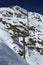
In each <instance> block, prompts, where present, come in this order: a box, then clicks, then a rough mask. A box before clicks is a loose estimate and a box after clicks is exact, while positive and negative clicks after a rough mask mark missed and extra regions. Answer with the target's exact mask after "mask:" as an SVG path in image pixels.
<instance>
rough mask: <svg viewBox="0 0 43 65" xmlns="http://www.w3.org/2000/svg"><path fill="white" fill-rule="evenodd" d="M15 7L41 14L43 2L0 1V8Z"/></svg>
mask: <svg viewBox="0 0 43 65" xmlns="http://www.w3.org/2000/svg"><path fill="white" fill-rule="evenodd" d="M15 5H19V6H21V7H23V8H25V9H27V10H30V11H34V12H37V13H40V14H43V0H0V7H4V6H6V7H8V6H15Z"/></svg>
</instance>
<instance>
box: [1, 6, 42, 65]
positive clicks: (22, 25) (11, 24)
mask: <svg viewBox="0 0 43 65" xmlns="http://www.w3.org/2000/svg"><path fill="white" fill-rule="evenodd" d="M27 16H28V21H27ZM23 36H24V37H25V43H26V46H25V47H26V60H27V62H28V63H30V65H43V15H40V14H38V13H35V12H28V13H27V10H25V9H23V8H21V7H19V6H14V7H8V8H0V38H1V39H3V41H4V42H5V43H6V44H7V45H8V46H9V47H10V48H11V49H12V50H13V51H14V52H16V53H18V54H20V55H21V56H22V57H23Z"/></svg>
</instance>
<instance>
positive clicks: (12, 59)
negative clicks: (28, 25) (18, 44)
mask: <svg viewBox="0 0 43 65" xmlns="http://www.w3.org/2000/svg"><path fill="white" fill-rule="evenodd" d="M0 65H29V64H27V62H26V61H25V60H23V59H22V58H20V56H19V55H17V54H16V53H14V52H13V51H12V50H11V49H10V48H9V47H8V46H7V45H6V44H5V43H4V41H3V40H1V39H0Z"/></svg>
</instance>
